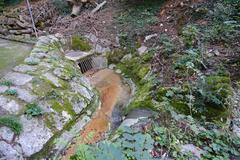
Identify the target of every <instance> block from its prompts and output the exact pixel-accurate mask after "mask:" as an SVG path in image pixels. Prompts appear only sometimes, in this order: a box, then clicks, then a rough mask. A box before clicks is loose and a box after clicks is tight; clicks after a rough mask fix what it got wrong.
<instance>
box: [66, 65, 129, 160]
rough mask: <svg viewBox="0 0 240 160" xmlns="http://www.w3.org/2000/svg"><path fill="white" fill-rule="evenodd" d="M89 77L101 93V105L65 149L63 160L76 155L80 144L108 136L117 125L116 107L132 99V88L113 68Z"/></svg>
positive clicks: (120, 106) (118, 107)
mask: <svg viewBox="0 0 240 160" xmlns="http://www.w3.org/2000/svg"><path fill="white" fill-rule="evenodd" d="M88 78H89V80H90V82H91V84H92V85H93V86H95V87H96V88H97V89H98V91H99V93H100V97H101V106H100V107H99V109H97V111H96V112H95V113H94V115H93V116H92V119H91V121H90V122H89V123H88V124H87V125H86V126H85V128H84V129H83V131H82V132H81V133H80V134H79V137H78V138H76V139H75V141H74V142H73V143H72V144H71V145H70V147H69V148H68V149H67V150H66V151H65V155H64V156H63V157H62V159H63V160H67V159H69V158H70V156H72V155H74V153H75V151H76V149H77V147H78V146H79V145H80V144H91V143H96V142H98V141H100V140H102V139H104V138H106V133H107V132H109V131H110V130H111V128H112V125H116V124H114V123H116V117H114V116H116V113H115V114H114V112H115V109H116V108H117V109H119V110H121V109H122V107H124V105H126V104H127V103H128V101H129V99H130V88H129V87H128V86H127V85H126V84H124V83H123V81H122V79H121V77H120V75H119V74H116V73H115V72H114V71H113V70H110V69H103V70H100V71H98V72H96V73H94V74H91V75H90V76H88ZM113 115H114V116H113ZM118 116H120V115H118ZM117 119H119V118H117Z"/></svg>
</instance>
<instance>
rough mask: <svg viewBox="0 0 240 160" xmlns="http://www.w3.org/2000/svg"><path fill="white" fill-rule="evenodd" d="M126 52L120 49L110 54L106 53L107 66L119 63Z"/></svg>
mask: <svg viewBox="0 0 240 160" xmlns="http://www.w3.org/2000/svg"><path fill="white" fill-rule="evenodd" d="M126 54H127V53H126V51H124V50H122V49H115V50H113V51H112V52H108V53H107V59H108V62H109V64H112V63H119V62H120V60H121V59H122V58H123V57H124V55H126Z"/></svg>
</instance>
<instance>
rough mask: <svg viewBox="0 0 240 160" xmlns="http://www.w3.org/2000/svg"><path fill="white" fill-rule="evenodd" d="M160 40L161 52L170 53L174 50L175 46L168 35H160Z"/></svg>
mask: <svg viewBox="0 0 240 160" xmlns="http://www.w3.org/2000/svg"><path fill="white" fill-rule="evenodd" d="M160 42H161V44H162V45H163V53H165V54H166V55H170V54H172V53H174V51H175V50H176V46H175V45H174V44H173V42H172V41H171V40H170V39H169V37H167V35H162V36H161V37H160Z"/></svg>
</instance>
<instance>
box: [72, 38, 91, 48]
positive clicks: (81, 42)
mask: <svg viewBox="0 0 240 160" xmlns="http://www.w3.org/2000/svg"><path fill="white" fill-rule="evenodd" d="M71 48H72V49H73V50H80V51H90V50H91V45H90V44H89V42H88V41H87V40H86V39H84V38H82V37H80V36H73V37H72V41H71Z"/></svg>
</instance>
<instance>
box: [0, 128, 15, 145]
mask: <svg viewBox="0 0 240 160" xmlns="http://www.w3.org/2000/svg"><path fill="white" fill-rule="evenodd" d="M0 135H1V138H2V139H4V140H6V141H8V142H11V141H12V139H13V136H14V133H13V131H12V130H11V129H10V128H8V127H1V128H0Z"/></svg>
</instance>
